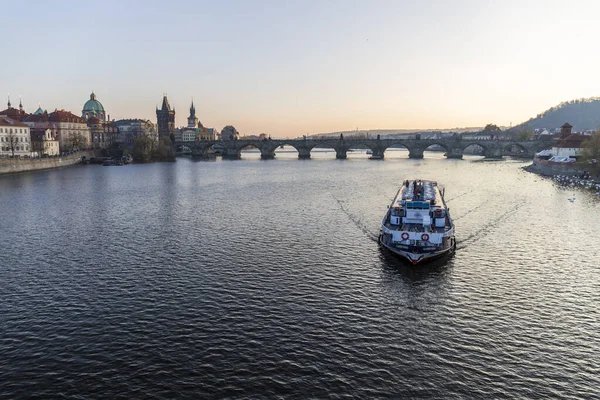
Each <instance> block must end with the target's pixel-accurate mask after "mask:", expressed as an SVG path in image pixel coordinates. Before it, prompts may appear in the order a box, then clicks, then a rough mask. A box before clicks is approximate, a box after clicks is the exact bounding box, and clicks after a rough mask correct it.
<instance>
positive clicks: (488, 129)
mask: <svg viewBox="0 0 600 400" xmlns="http://www.w3.org/2000/svg"><path fill="white" fill-rule="evenodd" d="M500 132H502V129H500V128H499V127H498V125H496V124H487V125H486V126H485V128H483V131H481V133H487V134H494V133H500Z"/></svg>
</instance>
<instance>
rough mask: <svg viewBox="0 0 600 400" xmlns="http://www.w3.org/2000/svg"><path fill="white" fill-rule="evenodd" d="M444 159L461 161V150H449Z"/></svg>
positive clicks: (457, 148)
mask: <svg viewBox="0 0 600 400" xmlns="http://www.w3.org/2000/svg"><path fill="white" fill-rule="evenodd" d="M446 158H453V159H456V160H462V158H463V152H462V149H461V148H459V147H456V148H451V149H450V150H448V151H447V152H446Z"/></svg>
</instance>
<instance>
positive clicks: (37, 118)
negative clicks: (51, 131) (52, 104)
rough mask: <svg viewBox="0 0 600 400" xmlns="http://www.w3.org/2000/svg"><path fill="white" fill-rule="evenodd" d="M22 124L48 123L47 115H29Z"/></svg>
mask: <svg viewBox="0 0 600 400" xmlns="http://www.w3.org/2000/svg"><path fill="white" fill-rule="evenodd" d="M23 122H48V114H47V113H43V114H30V115H28V116H27V118H25V119H24V120H23Z"/></svg>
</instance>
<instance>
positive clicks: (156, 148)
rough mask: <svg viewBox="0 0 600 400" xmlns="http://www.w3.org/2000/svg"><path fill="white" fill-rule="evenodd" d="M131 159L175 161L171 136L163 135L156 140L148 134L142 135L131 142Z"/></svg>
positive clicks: (137, 160)
mask: <svg viewBox="0 0 600 400" xmlns="http://www.w3.org/2000/svg"><path fill="white" fill-rule="evenodd" d="M133 159H134V160H135V161H136V162H141V163H144V162H152V161H175V153H174V152H173V146H171V138H170V137H168V136H163V137H162V138H160V140H158V141H156V139H155V138H153V137H152V136H149V135H142V136H140V137H138V138H136V139H135V142H134V143H133Z"/></svg>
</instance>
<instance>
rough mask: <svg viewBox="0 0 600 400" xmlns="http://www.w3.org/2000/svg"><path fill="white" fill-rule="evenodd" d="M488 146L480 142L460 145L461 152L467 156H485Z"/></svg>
mask: <svg viewBox="0 0 600 400" xmlns="http://www.w3.org/2000/svg"><path fill="white" fill-rule="evenodd" d="M488 147H489V146H484V145H482V144H481V143H468V144H467V145H466V146H462V149H461V152H462V154H463V155H467V156H476V157H479V156H483V157H485V154H486V152H487V151H488Z"/></svg>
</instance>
